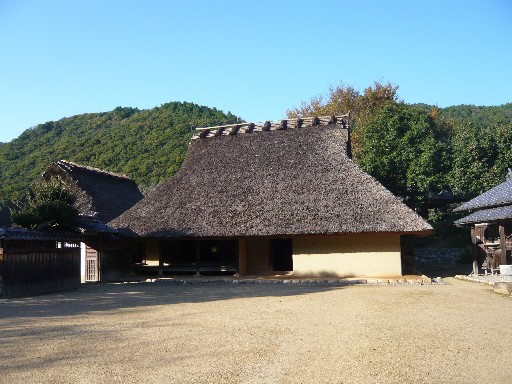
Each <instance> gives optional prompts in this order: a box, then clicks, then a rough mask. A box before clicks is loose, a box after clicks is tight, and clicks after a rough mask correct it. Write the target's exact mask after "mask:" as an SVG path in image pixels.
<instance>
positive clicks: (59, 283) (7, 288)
mask: <svg viewBox="0 0 512 384" xmlns="http://www.w3.org/2000/svg"><path fill="white" fill-rule="evenodd" d="M79 286H80V248H57V249H34V250H30V249H23V250H5V249H4V250H3V251H2V250H0V297H15V296H25V295H33V294H41V293H46V292H53V291H60V290H65V289H72V288H77V287H79Z"/></svg>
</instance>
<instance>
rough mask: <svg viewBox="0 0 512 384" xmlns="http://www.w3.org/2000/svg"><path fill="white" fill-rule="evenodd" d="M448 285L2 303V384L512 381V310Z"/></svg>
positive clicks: (501, 301) (218, 287)
mask: <svg viewBox="0 0 512 384" xmlns="http://www.w3.org/2000/svg"><path fill="white" fill-rule="evenodd" d="M448 282H449V283H450V284H449V285H425V286H422V285H397V286H350V287H328V286H298V285H291V284H279V285H236V284H215V285H213V284H212V285H206V284H201V285H171V284H155V283H153V284H150V283H146V284H122V285H95V286H87V287H84V288H81V289H79V290H76V291H72V292H66V293H59V294H51V295H44V296H37V297H33V298H23V299H10V300H0V335H1V336H0V372H1V374H0V382H2V383H22V382H23V383H39V382H41V383H106V382H108V383H140V382H151V383H380V384H382V383H510V382H512V370H511V369H510V367H509V366H510V364H509V363H510V356H511V352H510V351H511V346H512V327H510V324H512V297H510V296H502V295H498V294H495V293H493V292H492V289H491V288H490V287H488V286H485V285H481V284H475V283H470V282H465V281H459V280H455V279H448ZM507 367H509V368H507Z"/></svg>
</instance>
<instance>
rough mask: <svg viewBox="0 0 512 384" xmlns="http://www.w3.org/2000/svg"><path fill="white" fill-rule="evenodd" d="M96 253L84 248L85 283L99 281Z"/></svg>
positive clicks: (89, 248)
mask: <svg viewBox="0 0 512 384" xmlns="http://www.w3.org/2000/svg"><path fill="white" fill-rule="evenodd" d="M98 259H99V258H98V251H96V250H95V249H94V248H91V247H89V246H86V247H85V281H88V282H91V281H99V280H100V276H99V261H98Z"/></svg>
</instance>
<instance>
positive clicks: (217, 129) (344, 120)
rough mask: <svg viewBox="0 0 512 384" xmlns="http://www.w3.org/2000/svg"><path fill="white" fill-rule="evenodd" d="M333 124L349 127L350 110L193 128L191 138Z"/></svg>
mask: <svg viewBox="0 0 512 384" xmlns="http://www.w3.org/2000/svg"><path fill="white" fill-rule="evenodd" d="M333 124H341V125H342V127H343V128H346V129H349V124H350V111H349V112H348V113H345V114H342V115H331V116H309V117H295V118H289V119H282V120H274V121H270V120H266V121H264V122H258V123H253V122H250V123H235V124H227V125H217V126H212V127H204V128H195V130H196V131H199V132H198V133H196V134H195V135H194V136H193V137H192V140H195V139H206V138H208V137H218V136H226V135H229V136H233V135H236V134H238V133H253V132H266V131H277V130H285V129H288V128H306V127H316V126H326V125H333ZM242 128H245V129H242Z"/></svg>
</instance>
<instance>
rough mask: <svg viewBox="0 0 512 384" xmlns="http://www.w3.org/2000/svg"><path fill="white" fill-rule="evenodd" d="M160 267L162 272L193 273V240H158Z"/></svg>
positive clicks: (194, 254) (194, 258)
mask: <svg viewBox="0 0 512 384" xmlns="http://www.w3.org/2000/svg"><path fill="white" fill-rule="evenodd" d="M160 267H161V271H162V273H163V274H172V275H193V274H194V273H196V269H197V262H196V243H195V241H187V240H175V241H162V242H160Z"/></svg>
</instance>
